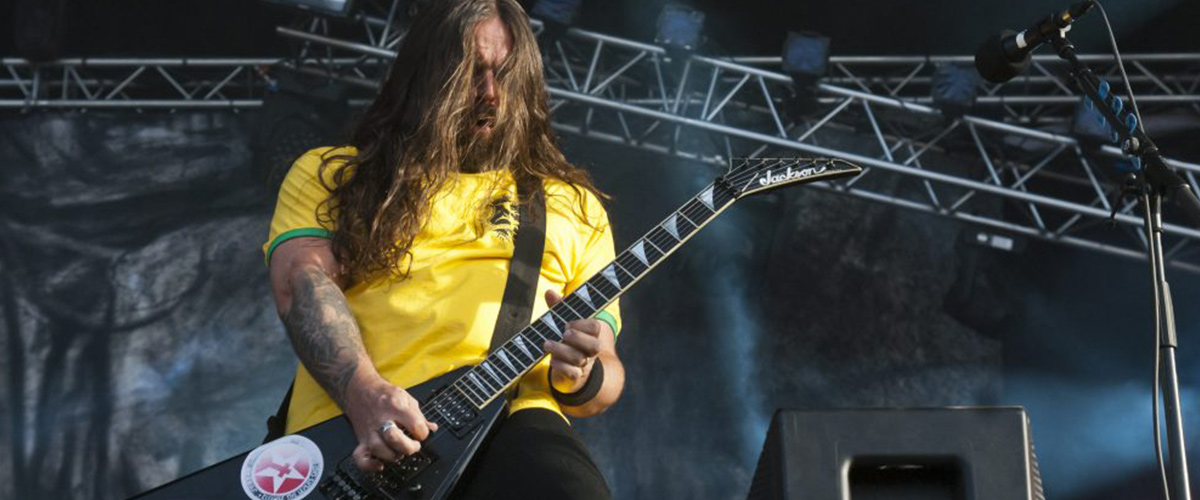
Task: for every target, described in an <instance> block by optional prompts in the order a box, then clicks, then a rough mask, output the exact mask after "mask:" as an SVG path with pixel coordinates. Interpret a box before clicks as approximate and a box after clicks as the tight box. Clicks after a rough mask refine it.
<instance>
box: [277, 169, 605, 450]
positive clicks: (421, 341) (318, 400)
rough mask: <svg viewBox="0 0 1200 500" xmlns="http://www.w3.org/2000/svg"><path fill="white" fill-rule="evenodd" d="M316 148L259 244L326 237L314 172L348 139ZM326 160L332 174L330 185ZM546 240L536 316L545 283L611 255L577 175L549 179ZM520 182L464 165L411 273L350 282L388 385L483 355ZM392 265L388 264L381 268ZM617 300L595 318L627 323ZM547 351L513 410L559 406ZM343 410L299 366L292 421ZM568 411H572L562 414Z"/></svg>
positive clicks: (408, 383)
mask: <svg viewBox="0 0 1200 500" xmlns="http://www.w3.org/2000/svg"><path fill="white" fill-rule="evenodd" d="M334 149H335V148H329V147H326V148H317V149H313V150H311V151H308V152H307V153H305V154H304V155H302V156H301V157H300V158H298V159H297V160H296V162H295V163H294V164H293V165H292V168H291V170H290V171H289V172H288V174H287V176H286V177H285V178H284V180H283V185H282V186H281V188H280V190H279V200H278V202H277V204H276V207H275V216H274V218H273V219H272V220H271V230H270V235H269V237H268V239H267V242H266V244H264V245H263V252H264V253H265V254H266V258H267V262H268V264H269V263H270V259H271V253H272V252H273V251H274V249H275V248H276V247H277V246H278V245H279V244H280V243H282V242H283V241H286V240H288V239H290V238H295V237H300V236H318V237H329V235H330V231H331V230H332V229H333V228H332V227H325V226H323V225H322V224H321V223H320V222H318V221H319V220H327V219H326V218H324V217H322V218H320V219H318V217H317V210H318V208H320V209H322V213H324V209H325V206H324V205H322V204H321V202H322V201H324V200H325V199H326V197H327V196H328V191H327V190H326V189H325V187H324V186H323V185H322V184H321V182H320V181H319V180H318V179H317V172H318V168H319V166H320V164H321V158H322V155H326V156H333V155H338V154H349V155H353V154H355V153H356V151H355V149H354V148H352V147H344V148H338V149H337V150H334ZM339 166H340V165H338V164H336V163H335V164H331V165H330V167H327V168H326V170H325V179H326V184H328V185H333V183H332V173H333V172H334V171H335V170H336V168H335V167H339ZM544 188H545V192H546V212H547V218H546V247H545V252H544V254H543V256H542V257H543V258H542V267H541V273H540V278H539V280H538V285H537V299H536V300H535V302H534V307H533V317H535V318H536V317H539V316H540V315H542V314H544V313H545V312H546V311H547V310H548V308H547V307H546V303H545V301H544V300H543V298H542V297H543V296H544V295H545V293H546V290H549V289H554V290H557V291H559V292H560V293H563V294H567V293H571V292H572V291H574V290H575V289H576V288H577V287H579V286H580V285H582V284H583V282H584V281H586V280H587V279H588V278H590V277H591V276H592V275H594V274H596V273H597V272H599V271H600V269H601V268H602V267H603V266H605V265H606V264H608V263H609V262H610V261H612V260H613V258H614V252H613V239H612V231H611V227H610V226H609V224H608V216H607V214H606V212H605V211H604V208H603V206H602V205H601V204H600V201H599V200H597V199H596V197H595V196H594V195H592V194H591V193H590V192H588V191H587V190H581V192H582V193H583V195H584V200H583V201H584V204H585V206H586V210H585V212H586V215H587V217H588V219H589V221H590V222H591V224H590V225H589V224H586V223H585V222H584V220H583V217H582V214H581V212H580V210H579V204H578V202H577V200H578V195H577V194H576V192H575V190H574V189H572V188H571V187H570V186H569V185H567V184H564V183H562V182H557V181H547V182H546V183H545V186H544ZM516 199H517V195H516V184H515V182H513V179H512V175H511V174H510V173H509V172H508V171H506V170H503V171H492V172H485V173H478V174H465V173H464V174H457V176H456V177H455V178H454V179H452V180H450V181H449V182H448V183H447V185H446V186H445V187H444V188H443V189H442V190H441V191H440V192H439V193H438V194H436V195H435V196H434V197H433V202H432V208H431V211H430V214H429V218H428V220H427V221H426V223H425V226H424V227H423V228H422V229H421V232H420V233H419V234H418V235H417V237H416V240H415V241H414V242H413V245H412V266H411V268H410V269H409V276H408V278H406V279H403V280H400V279H397V278H395V277H388V276H383V277H380V278H377V279H374V280H372V281H366V282H363V283H357V284H355V285H354V286H352V287H351V288H350V289H348V290H345V295H346V302H347V303H348V305H349V307H350V310H351V311H352V312H353V313H354V317H355V318H356V319H357V321H358V326H359V330H360V331H361V333H362V339H363V344H364V346H365V348H366V350H367V354H368V355H369V356H370V357H371V359H372V360H373V361H374V363H375V367H376V369H378V370H379V373H380V374H381V375H383V376H384V377H385V378H386V379H387V380H388V381H390V382H391V383H392V384H395V385H396V386H399V387H412V386H414V385H417V384H420V383H421V382H424V381H426V380H429V379H431V378H434V377H437V376H439V375H442V374H444V373H447V372H449V371H452V370H454V369H456V368H459V367H462V366H466V365H473V364H476V363H478V362H479V361H481V360H483V359H484V356H486V354H487V351H488V347H489V346H490V345H491V337H492V330H493V328H494V327H495V325H496V317H497V315H498V314H499V311H500V301H501V297H502V296H503V294H504V284H505V282H506V280H507V278H508V267H509V261H510V260H511V259H512V254H513V235H514V230H515V227H516V224H517V220H518V217H517V213H516V208H515V206H513V203H512V200H516ZM384 274H386V273H384ZM619 317H620V316H619V309H618V306H617V303H616V302H614V303H613V304H611V305H610V306H609V307H608V308H607V310H606V311H603V312H601V313H600V314H598V315H597V319H600V320H602V321H606V322H608V323H609V325H610V326H612V328H613V332H618V331H619V329H620V320H619ZM549 367H550V362H549V358H546V359H543V360H542V361H541V362H540V363H539V364H538V365H537V366H535V367H534V368H533V370H531V371H530V372H529V373H528V374H526V375H525V377H524V378H522V379H521V381H520V382H519V383H518V386H519V389H518V390H517V397H516V399H515V400H513V401H511V402H510V404H509V409H510V411H518V410H523V409H526V408H545V409H548V410H551V411H554V412H556V413H558V414H560V415H562V411H561V409H560V408H559V406H558V403H557V402H556V401H555V400H554V398H553V397H552V396H551V395H550V389H549V384H548V382H547V370H549ZM340 413H341V409H339V408H338V407H337V405H336V404H335V403H334V402H333V400H332V399H330V398H329V396H328V395H326V394H325V391H324V390H323V389H321V387H320V386H319V385H318V384H317V383H316V381H315V380H313V378H312V376H311V375H309V374H308V372H307V371H306V370H305V369H304V367H303V366H301V367H300V368H299V369H298V372H297V375H296V385H295V390H294V392H293V394H292V401H291V406H290V407H289V408H288V422H287V432H289V433H292V432H295V431H297V430H300V429H303V428H305V427H309V426H312V425H314V424H317V423H320V422H323V421H325V420H327V419H329V418H332V417H334V416H337V415H338V414H340ZM564 418H565V417H564Z"/></svg>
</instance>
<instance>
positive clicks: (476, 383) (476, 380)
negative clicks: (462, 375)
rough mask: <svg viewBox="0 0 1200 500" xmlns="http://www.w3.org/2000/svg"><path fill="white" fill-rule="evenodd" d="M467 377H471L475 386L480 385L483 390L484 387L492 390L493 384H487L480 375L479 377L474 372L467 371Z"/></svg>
mask: <svg viewBox="0 0 1200 500" xmlns="http://www.w3.org/2000/svg"><path fill="white" fill-rule="evenodd" d="M467 378H469V379H471V382H472V383H474V384H475V387H478V388H479V389H480V390H481V391H482V390H483V389H487V390H489V391H490V390H492V388H491V386H489V385H485V384H484V383H483V381H482V380H480V379H479V377H477V376H476V375H475V373H473V372H467Z"/></svg>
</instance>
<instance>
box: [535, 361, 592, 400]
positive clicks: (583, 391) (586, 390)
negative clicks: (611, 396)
mask: <svg viewBox="0 0 1200 500" xmlns="http://www.w3.org/2000/svg"><path fill="white" fill-rule="evenodd" d="M549 375H550V370H546V376H547V378H549ZM549 384H550V394H551V395H553V396H554V400H555V401H558V403H559V404H561V405H563V406H583V404H584V403H587V402H588V401H591V400H592V398H594V397H596V394H599V393H600V387H601V386H603V385H604V363H601V362H600V358H596V361H595V362H594V363H592V372H591V374H589V375H588V380H587V382H584V383H583V387H580V388H579V390H578V391H575V392H572V393H570V394H567V393H565V392H560V391H559V390H558V389H555V388H554V380H553V379H551V380H550V381H549Z"/></svg>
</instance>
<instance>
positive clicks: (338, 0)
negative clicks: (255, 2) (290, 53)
mask: <svg viewBox="0 0 1200 500" xmlns="http://www.w3.org/2000/svg"><path fill="white" fill-rule="evenodd" d="M263 1H264V2H267V3H271V4H275V5H283V6H285V7H292V8H296V9H301V10H307V11H312V12H316V13H319V14H325V15H328V16H334V17H343V18H344V17H350V13H351V11H353V10H354V3H355V0H263Z"/></svg>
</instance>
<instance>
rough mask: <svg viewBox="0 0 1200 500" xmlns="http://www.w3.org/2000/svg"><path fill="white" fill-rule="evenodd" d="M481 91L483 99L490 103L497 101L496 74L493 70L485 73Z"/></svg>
mask: <svg viewBox="0 0 1200 500" xmlns="http://www.w3.org/2000/svg"><path fill="white" fill-rule="evenodd" d="M479 90H480V93H481V94H482V97H483V100H484V101H486V102H487V103H488V104H495V103H496V75H495V73H494V72H492V71H491V70H488V71H485V72H484V73H483V81H482V82H480V89H479Z"/></svg>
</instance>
